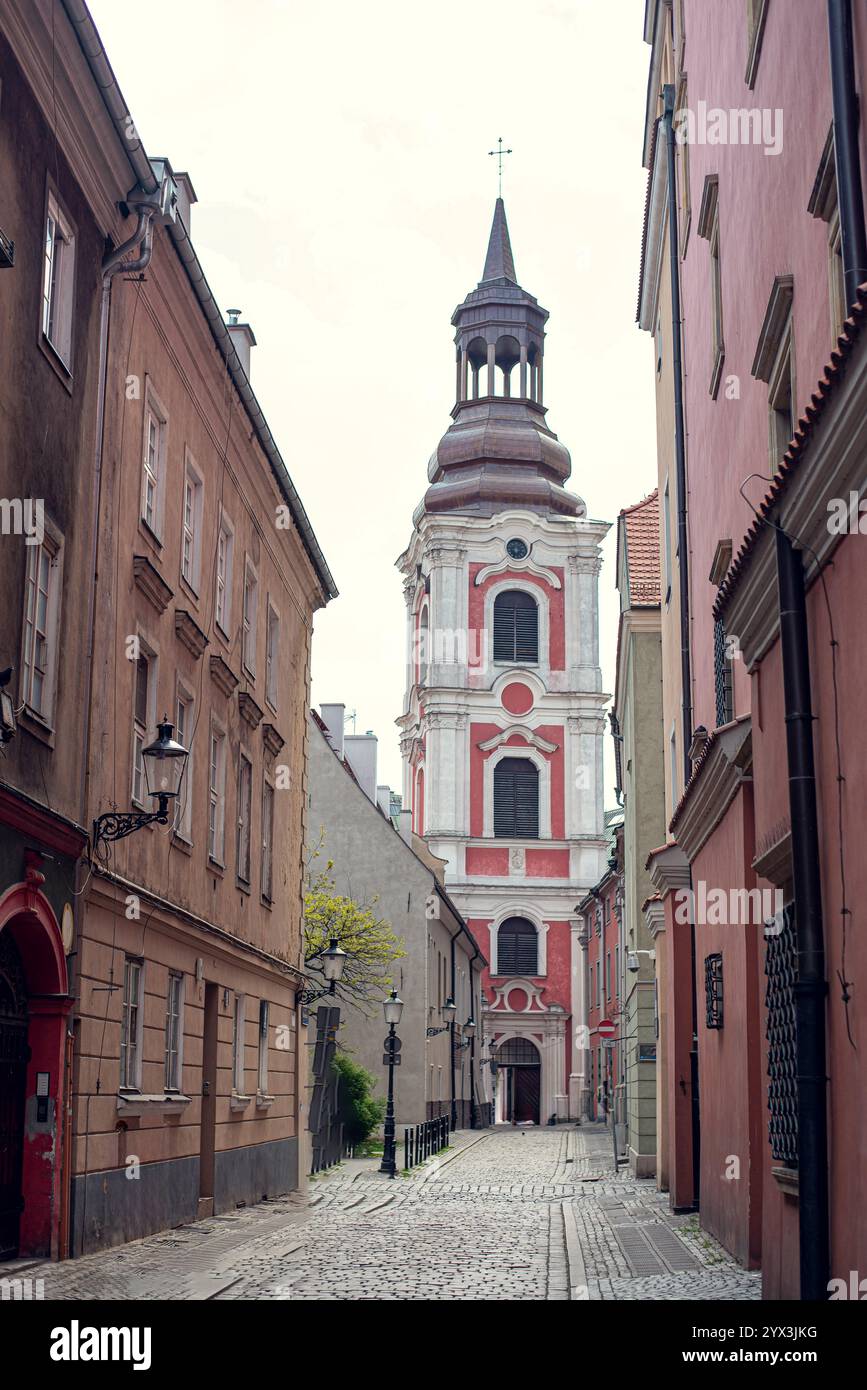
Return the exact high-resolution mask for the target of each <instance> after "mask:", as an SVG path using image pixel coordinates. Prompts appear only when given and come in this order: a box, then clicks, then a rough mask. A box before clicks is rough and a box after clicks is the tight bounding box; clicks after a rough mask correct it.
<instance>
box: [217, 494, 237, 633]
mask: <svg viewBox="0 0 867 1390" xmlns="http://www.w3.org/2000/svg"><path fill="white" fill-rule="evenodd" d="M234 543H235V539H234V535H233V532H232V526H231V523H230V522H229V520H228V518H227V517H223V518H222V519H221V521H220V532H219V535H218V537H217V563H216V567H215V568H216V579H215V583H216V594H215V596H214V617H215V619H216V622H217V626H218V627H219V628H221V629H222V631H223V633H224V634H225V635H226V636H228V635H229V625H230V624H231V621H232V551H233V549H234Z"/></svg>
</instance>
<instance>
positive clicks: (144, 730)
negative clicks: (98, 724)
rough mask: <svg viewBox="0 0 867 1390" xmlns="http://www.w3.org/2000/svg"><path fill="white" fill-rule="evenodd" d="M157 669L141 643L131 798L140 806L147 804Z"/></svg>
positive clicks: (135, 687)
mask: <svg viewBox="0 0 867 1390" xmlns="http://www.w3.org/2000/svg"><path fill="white" fill-rule="evenodd" d="M156 669H157V667H156V657H155V656H154V655H153V653H152V652H149V651H147V650H146V648H145V647H144V646H143V645H142V644H141V641H140V642H139V654H138V658H137V660H136V662H135V678H134V679H135V686H134V691H133V720H132V799H133V801H134V802H135V803H136V805H138V806H143V805H144V802H145V798H146V796H147V779H146V777H145V768H144V756H143V755H144V750H145V748H146V747H147V745H148V742H149V741H150V740H149V735H150V732H151V729H152V728H153V726H154V708H155V704H156Z"/></svg>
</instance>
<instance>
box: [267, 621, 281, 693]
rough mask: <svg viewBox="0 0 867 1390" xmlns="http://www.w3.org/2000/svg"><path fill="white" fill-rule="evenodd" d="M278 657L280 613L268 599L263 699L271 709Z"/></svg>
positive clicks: (275, 684) (275, 689)
mask: <svg viewBox="0 0 867 1390" xmlns="http://www.w3.org/2000/svg"><path fill="white" fill-rule="evenodd" d="M279 659H280V614H279V613H278V612H277V609H276V608H275V607H274V605H273V604H272V603H271V600H270V599H269V600H268V622H267V625H266V629H265V699H266V700H267V701H268V704H269V705H270V706H271V708H272V709H273V710H276V708H277V679H278V671H279V666H278V663H279Z"/></svg>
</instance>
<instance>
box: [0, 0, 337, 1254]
mask: <svg viewBox="0 0 867 1390" xmlns="http://www.w3.org/2000/svg"><path fill="white" fill-rule="evenodd" d="M0 16H2V19H3V24H2V29H3V33H4V34H5V35H6V39H5V40H4V41H3V42H2V44H0V63H2V74H0V75H2V81H3V105H4V121H3V123H2V131H0V174H2V177H3V183H4V187H7V188H11V189H12V190H13V194H14V196H13V197H12V198H11V199H10V200H9V201H7V202H5V203H4V211H3V217H4V223H3V226H2V232H3V233H4V234H5V236H6V237H7V238H9V239H11V240H12V241H14V243H15V248H14V257H13V264H12V266H11V267H8V268H6V269H4V270H3V271H2V272H0V302H2V305H3V314H4V321H5V322H7V323H11V324H12V325H14V328H13V331H12V332H11V333H7V334H4V337H3V346H2V348H0V351H2V352H3V353H4V357H6V356H8V358H9V360H8V362H4V370H3V373H2V380H3V386H2V387H0V390H2V391H3V411H2V414H0V421H2V423H0V430H2V435H3V437H2V470H3V472H2V478H3V486H2V491H3V493H4V495H5V496H6V498H7V500H13V501H14V500H15V499H12V498H11V494H12V493H15V492H22V491H23V493H24V497H23V498H21V499H18V500H19V501H20V502H21V504H22V505H21V517H22V518H23V519H26V518H27V517H29V516H31V515H32V516H37V517H39V516H42V515H43V514H44V527H43V528H41V534H40V537H39V539H38V542H37V539H36V536H35V535H34V536H27V535H15V534H4V535H3V537H2V545H0V566H2V574H3V579H4V580H5V582H6V585H5V592H6V593H7V594H8V595H10V596H11V597H10V602H9V603H8V604H7V605H6V607H5V612H4V619H3V623H2V625H0V658H2V659H0V667H3V666H6V665H11V666H14V667H15V668H16V669H15V670H14V671H13V673H12V676H11V679H10V683H9V687H8V689H9V692H10V695H11V701H10V702H9V704H8V707H6V708H4V717H5V714H6V713H8V714H9V716H10V719H11V723H12V725H13V726H14V727H10V728H9V729H8V730H6V732H7V733H8V734H9V736H10V737H9V741H8V743H7V744H6V746H5V749H4V751H5V752H6V754H7V757H6V760H5V761H4V762H3V764H2V767H0V815H2V818H3V822H4V824H3V830H2V835H0V841H2V850H0V868H2V874H3V877H2V881H0V951H2V954H0V986H2V989H0V1028H5V1029H6V1032H7V1033H8V1034H9V1037H14V1038H15V1039H16V1040H18V1041H19V1042H20V1040H21V1039H28V1040H29V1045H30V1047H31V1049H32V1050H33V1051H34V1060H33V1061H32V1062H31V1064H30V1065H29V1066H27V1067H26V1068H24V1067H22V1066H21V1065H18V1066H17V1067H16V1068H14V1073H13V1071H10V1076H9V1077H8V1078H6V1079H7V1080H8V1082H9V1085H8V1087H7V1088H6V1089H5V1093H6V1094H8V1095H10V1096H12V1101H11V1102H10V1103H8V1104H7V1106H6V1111H5V1112H4V1123H5V1124H6V1125H7V1127H8V1129H9V1132H10V1134H11V1135H12V1136H13V1138H14V1139H15V1142H16V1144H17V1145H18V1146H19V1150H20V1153H21V1156H22V1157H21V1160H20V1161H19V1162H18V1166H17V1167H16V1164H15V1163H10V1164H9V1165H7V1167H8V1171H5V1170H4V1172H3V1173H2V1174H0V1184H5V1186H4V1187H2V1192H3V1197H4V1201H5V1203H6V1206H5V1210H4V1232H5V1235H4V1246H5V1248H6V1249H7V1250H16V1249H17V1250H20V1251H21V1252H22V1253H40V1254H47V1253H53V1254H60V1255H63V1254H66V1253H79V1252H81V1251H84V1250H89V1249H94V1248H96V1247H99V1246H102V1245H111V1244H116V1243H118V1242H120V1241H124V1240H128V1239H132V1238H135V1237H138V1236H142V1235H145V1234H147V1233H148V1232H151V1231H154V1230H158V1229H160V1228H162V1227H165V1226H169V1225H175V1224H178V1223H179V1222H181V1221H185V1220H189V1219H192V1218H195V1217H196V1215H197V1214H198V1215H203V1214H208V1213H210V1212H211V1211H219V1210H222V1209H226V1208H233V1207H235V1206H236V1205H237V1204H239V1203H244V1202H252V1201H256V1200H259V1199H260V1198H261V1197H263V1196H264V1195H266V1194H271V1193H275V1192H278V1191H285V1190H287V1189H290V1188H292V1187H293V1186H294V1185H295V1184H296V1182H297V1175H298V1149H297V1146H298V1131H299V1126H300V1123H301V1121H300V1111H301V1108H302V1096H301V1094H300V1093H299V1087H298V1084H297V1080H296V1078H297V1076H298V1074H299V1070H300V1068H299V1060H298V1059H299V1047H300V1046H301V1043H300V1040H299V1039H300V1036H301V1030H300V1028H299V1027H298V1026H297V1008H296V996H297V993H298V990H299V987H300V984H301V982H302V979H303V975H302V966H303V962H302V949H301V914H302V858H303V844H304V838H305V827H304V807H305V797H306V711H307V707H308V702H309V700H308V696H309V677H310V639H311V626H312V617H313V613H314V611H315V610H316V609H317V608H318V607H320V606H322V604H324V603H325V602H327V601H328V599H329V598H330V597H332V596H333V595H334V593H335V592H336V591H335V588H334V583H333V580H332V578H331V575H330V573H329V570H328V567H327V565H326V563H325V560H324V558H323V556H322V554H321V551H320V549H319V546H318V544H317V542H316V538H315V536H314V534H313V532H312V529H311V527H310V523H309V521H308V519H307V517H306V514H305V512H304V509H303V506H302V504H301V501H300V499H299V497H298V494H297V492H296V491H295V488H294V486H293V484H292V481H291V478H290V476H289V473H288V471H287V469H286V466H285V463H284V462H283V459H282V458H281V456H280V454H279V451H278V449H277V446H276V444H275V441H274V439H273V437H272V435H271V433H270V430H269V429H268V425H267V422H266V421H265V418H264V416H263V414H262V411H261V409H260V407H259V405H258V402H257V400H256V397H255V395H254V394H253V391H252V388H251V387H250V384H249V375H250V350H251V348H252V346H253V345H254V344H255V338H254V336H253V333H252V330H251V329H250V328H249V326H248V325H245V324H242V323H236V322H234V321H233V322H231V323H228V324H227V323H226V322H224V319H223V315H222V314H221V313H220V311H219V309H218V308H217V306H216V304H215V302H214V300H213V297H212V295H211V292H210V290H209V288H208V284H207V280H206V278H205V275H204V271H203V269H202V267H201V265H200V263H199V261H198V258H197V256H196V253H195V250H194V247H193V243H192V241H191V240H190V224H191V207H192V205H193V204H194V202H195V193H194V191H193V187H192V183H191V181H190V179H189V177H188V176H187V175H185V174H180V173H178V174H176V173H175V172H174V171H173V170H172V168H171V165H170V164H169V162H168V161H167V160H165V159H159V160H157V159H154V160H151V159H149V158H148V157H147V155H146V153H145V151H144V149H143V148H142V146H141V143H140V142H139V140H138V138H137V137H136V135H135V128H134V123H133V121H132V117H131V116H130V114H129V112H128V110H127V108H126V105H125V102H124V100H123V97H122V94H121V92H120V90H119V88H118V87H117V84H116V82H115V80H114V77H113V74H111V71H110V69H109V68H108V64H107V59H106V57H105V54H104V51H103V50H102V47H101V44H100V41H99V37H98V35H97V34H96V31H95V29H94V28H93V25H92V22H91V21H90V18H89V15H88V13H87V10H86V7H85V6H84V5H83V4H82V3H80V0H69V3H66V0H64V3H63V4H62V5H59V6H57V11H56V15H55V46H54V55H53V69H54V72H55V86H54V90H53V92H50V91H48V90H47V88H46V78H45V73H46V72H50V71H51V70H52V63H51V62H49V61H47V60H46V55H48V58H50V57H51V50H50V47H47V45H49V44H50V41H51V23H50V20H51V15H50V7H49V6H48V4H47V3H42V0H40V2H39V3H37V4H35V5H27V6H25V5H24V4H22V3H20V0H2V3H0ZM53 103H56V140H55V137H54V131H53V124H54V121H53V118H52V120H50V119H49V114H50V113H51V112H52V111H53V109H54V107H53ZM10 112H11V113H12V115H13V116H14V117H15V120H14V121H12V122H10V120H9V119H8V117H9V113H10ZM13 131H14V132H15V138H14V139H13V136H12V132H13ZM37 175H38V177H37ZM37 185H38V189H37ZM34 190H36V191H34ZM37 192H38V197H37ZM231 317H232V319H233V320H234V319H236V318H237V317H238V316H237V315H234V314H233V315H232V316H231ZM22 477H23V483H22ZM34 499H38V500H39V501H40V502H42V503H44V507H43V509H42V511H39V510H38V509H36V510H33V509H31V510H30V511H28V510H27V506H26V505H25V504H26V502H27V501H28V500H29V501H31V502H33V501H34ZM7 512H8V515H9V516H10V518H11V519H12V521H14V520H15V519H16V516H17V513H15V511H14V509H12V510H10V509H8V508H7ZM6 514H7V513H4V516H5V515H6ZM11 529H12V528H11V525H10V526H9V527H6V526H4V531H11ZM164 718H167V720H168V722H169V723H171V724H172V725H173V726H174V729H175V734H176V738H177V739H178V740H179V741H180V742H181V743H182V744H183V745H184V747H185V748H187V749H188V750H189V758H188V760H187V764H186V768H185V771H184V775H183V780H182V783H181V790H180V795H179V796H178V798H177V800H176V801H175V802H173V803H172V804H171V806H170V809H169V816H168V821H167V823H164V824H163V823H160V822H159V821H152V822H151V823H150V824H146V825H143V826H141V827H140V828H137V829H136V830H135V831H134V833H129V834H124V835H123V836H122V837H119V838H112V837H116V836H117V833H118V830H119V829H124V830H125V829H126V828H127V826H128V824H129V823H128V822H126V821H124V819H123V818H124V817H125V816H127V815H128V814H130V813H131V814H133V815H134V816H135V817H137V818H138V819H141V817H143V816H146V815H147V814H149V813H151V812H152V811H153V810H154V809H155V805H154V801H153V799H152V798H151V796H150V795H149V794H148V788H147V783H146V774H145V767H146V762H147V760H146V759H145V758H144V756H143V753H144V749H145V748H146V747H147V746H148V745H149V744H150V743H151V742H152V741H153V739H154V738H155V735H156V732H157V725H158V723H159V722H160V721H162V720H163V719H164ZM112 814H116V815H117V816H119V817H121V819H120V821H118V820H115V821H114V822H112V823H107V822H102V823H101V826H102V829H103V830H104V831H106V832H107V833H104V834H103V833H100V832H99V830H98V829H97V827H95V826H94V822H96V821H98V818H99V817H101V816H106V815H112ZM49 856H51V857H50V858H49ZM7 926H8V927H10V931H9V932H8V933H7V932H6V927H7ZM34 1042H36V1043H37V1044H38V1047H37V1048H36V1049H34ZM37 1052H38V1053H39V1056H38V1057H37V1055H36V1054H37ZM43 1054H44V1056H43ZM37 1069H38V1073H39V1076H37ZM45 1075H47V1077H48V1080H47V1082H46V1081H45V1080H44V1079H43V1078H44V1076H45ZM46 1086H47V1090H48V1094H47V1096H43V1095H41V1092H42V1091H44V1090H45V1088H46ZM46 1101H47V1104H45V1103H44V1102H46ZM46 1151H47V1152H50V1153H51V1154H52V1155H53V1157H52V1159H51V1161H50V1162H49V1164H46V1163H44V1162H42V1163H40V1162H39V1161H38V1156H39V1153H40V1152H43V1153H44V1152H46ZM22 1213H23V1214H22Z"/></svg>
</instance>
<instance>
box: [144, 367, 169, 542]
mask: <svg viewBox="0 0 867 1390" xmlns="http://www.w3.org/2000/svg"><path fill="white" fill-rule="evenodd" d="M168 419H169V417H168V415H167V414H166V411H165V410H164V409H163V407H162V405H161V404H160V402H159V399H158V398H157V395H156V393H155V391H154V389H153V387H152V386H151V384H150V382H148V384H147V386H146V388H145V404H144V442H143V446H142V483H141V518H142V521H143V522H144V523H145V525H146V526H147V527H148V530H150V531H151V532H152V533H153V534H154V535H155V536H156V537H157V538H159V536H160V535H161V533H162V525H163V490H164V487H165V475H166V441H167V439H168Z"/></svg>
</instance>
